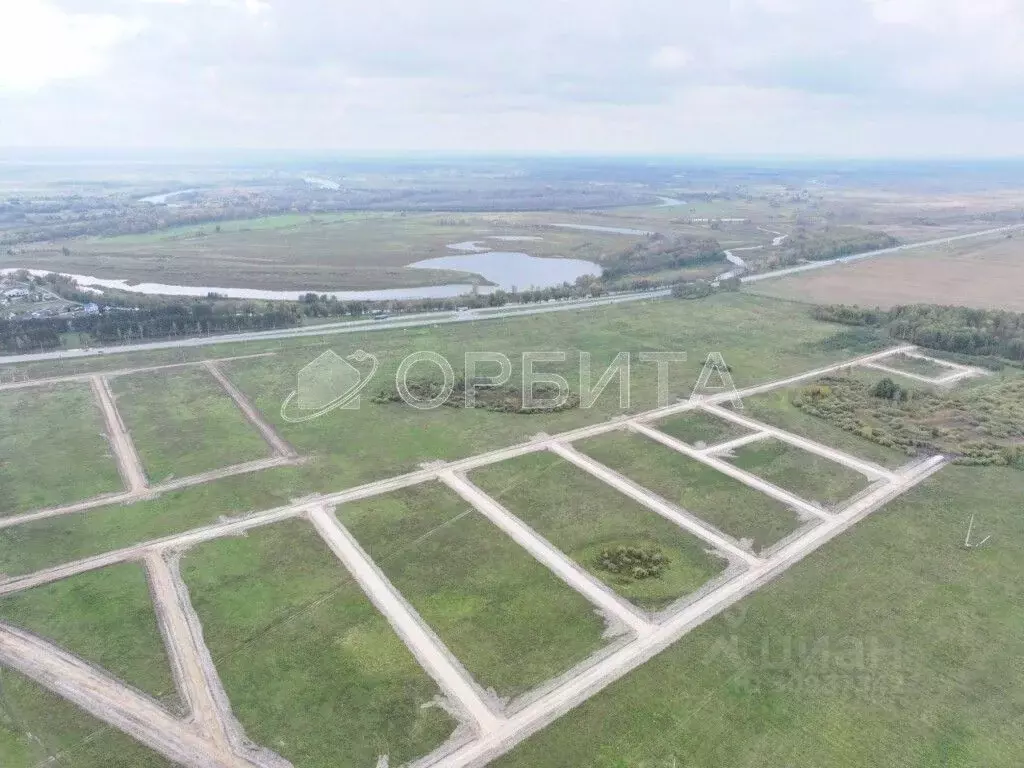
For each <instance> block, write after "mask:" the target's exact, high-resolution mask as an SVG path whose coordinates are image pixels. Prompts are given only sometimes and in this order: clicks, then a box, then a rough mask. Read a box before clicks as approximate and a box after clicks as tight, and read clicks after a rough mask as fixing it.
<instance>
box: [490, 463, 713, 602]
mask: <svg viewBox="0 0 1024 768" xmlns="http://www.w3.org/2000/svg"><path fill="white" fill-rule="evenodd" d="M470 480H472V481H473V482H474V483H476V484H477V485H478V486H479V487H480V488H481V489H482V490H484V491H485V492H487V493H488V494H490V495H491V496H492V497H493V498H494V499H495V500H497V501H498V502H500V503H501V504H502V505H504V506H505V508H506V509H508V510H509V511H510V512H512V513H513V514H514V515H516V516H517V517H518V518H519V519H520V520H522V521H523V522H525V523H526V524H527V525H529V526H530V527H531V528H533V529H534V530H536V531H537V532H538V533H539V534H541V535H542V536H544V538H546V539H547V540H548V541H550V542H551V543H552V544H554V545H555V546H556V547H558V548H559V549H560V550H562V551H563V552H565V553H566V554H567V555H568V556H569V557H570V558H572V559H573V560H575V561H576V562H577V563H579V564H580V565H581V566H583V567H584V568H586V569H587V570H588V571H589V572H590V573H591V574H593V575H594V576H595V577H596V578H598V579H600V580H601V581H603V582H604V583H605V584H606V585H608V586H609V587H610V588H611V589H613V590H615V591H616V592H618V593H619V594H620V595H622V596H623V597H625V598H626V599H627V600H630V601H632V602H633V603H635V604H636V605H638V606H639V607H641V608H644V609H647V610H652V611H657V610H660V609H662V608H665V607H666V606H667V605H669V604H670V603H672V602H674V601H675V600H678V599H679V598H681V597H684V596H685V595H688V594H691V593H693V592H696V591H697V590H699V589H700V588H701V586H702V585H704V584H705V583H707V582H708V581H709V580H711V579H713V578H714V577H715V576H717V575H718V574H719V573H721V572H722V571H723V570H724V569H725V568H726V567H727V562H726V561H725V560H724V559H721V558H719V557H718V556H716V555H715V554H714V553H713V552H710V551H709V549H710V545H708V544H705V543H703V542H702V541H701V540H700V539H698V538H696V537H695V536H693V535H692V534H690V533H688V532H687V531H684V530H683V529H681V528H679V527H678V526H677V525H675V524H673V523H671V522H669V521H668V520H666V519H664V518H663V517H660V516H659V515H658V514H657V513H655V512H652V511H651V510H649V509H647V508H645V507H643V506H641V505H640V504H638V503H637V502H635V501H633V500H632V499H629V498H627V497H626V496H623V495H622V494H620V493H619V492H618V491H615V490H614V489H612V488H611V487H609V486H607V485H605V484H604V483H602V482H601V481H600V480H598V479H596V478H594V477H592V476H590V475H588V474H587V473H586V472H584V471H583V470H580V469H577V468H576V467H574V466H572V465H571V464H569V463H568V462H566V461H565V460H564V459H562V458H560V457H558V456H555V455H554V454H551V453H533V454H529V455H527V456H522V457H520V458H517V459H512V460H510V461H506V462H502V463H501V464H493V465H491V466H489V467H485V468H483V469H480V470H477V471H476V472H473V473H472V474H471V475H470ZM618 547H631V548H634V549H640V550H648V551H650V550H653V551H656V552H659V553H661V554H663V555H664V556H665V557H666V558H667V560H668V562H667V564H666V565H665V566H664V570H663V572H661V573H660V574H658V575H655V576H640V577H639V578H637V577H634V576H633V575H631V574H630V573H629V572H628V571H624V570H617V569H615V568H613V569H611V570H609V569H608V568H607V566H606V567H602V565H601V554H602V552H603V551H605V550H614V549H616V548H618Z"/></svg>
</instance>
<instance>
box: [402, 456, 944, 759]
mask: <svg viewBox="0 0 1024 768" xmlns="http://www.w3.org/2000/svg"><path fill="white" fill-rule="evenodd" d="M945 461H946V459H945V458H944V457H941V456H939V457H935V458H933V459H931V460H929V461H928V462H925V463H923V464H921V465H918V466H916V467H914V468H913V469H912V470H911V471H909V472H907V473H906V474H903V475H901V476H900V477H899V479H898V480H897V481H896V482H894V483H891V484H887V485H885V486H882V487H880V488H878V489H876V490H875V491H873V492H871V493H870V494H867V495H866V496H864V497H862V498H861V499H860V500H859V501H857V502H855V503H854V504H853V505H851V506H850V507H849V508H847V509H846V510H845V511H844V512H843V513H842V514H840V515H837V516H836V517H835V518H834V519H833V520H831V521H829V522H827V523H825V524H822V525H819V526H817V527H815V528H812V529H811V530H810V531H809V532H808V533H806V534H805V535H804V536H802V537H800V538H799V539H796V540H794V541H792V542H790V543H789V544H788V545H787V546H785V547H783V548H782V549H780V550H779V551H777V552H776V553H775V554H774V555H773V556H772V557H771V559H770V560H768V561H766V562H764V563H763V564H762V565H761V566H760V567H757V568H753V569H751V570H749V571H747V572H746V573H744V574H741V575H740V576H738V577H737V578H735V579H733V580H732V581H730V582H728V583H727V584H725V585H723V586H721V587H719V588H718V589H716V590H715V591H713V592H711V593H710V594H708V595H706V596H704V597H703V598H701V599H700V600H697V601H696V602H694V603H691V604H690V605H689V606H687V607H686V608H684V609H683V610H681V611H680V612H679V613H677V614H675V615H674V616H672V617H671V618H668V619H667V620H666V621H665V622H664V623H662V624H660V625H659V626H658V629H657V631H656V632H654V633H653V634H651V635H648V636H647V637H644V638H640V639H638V640H636V641H634V642H633V643H630V644H629V645H627V646H626V647H624V648H622V649H620V650H618V651H617V652H615V653H614V654H612V655H610V656H608V657H607V658H605V659H602V660H601V661H599V662H598V663H597V664H595V665H594V666H592V667H589V668H588V669H586V670H584V671H583V672H582V673H581V674H580V675H578V676H577V677H575V678H573V679H572V680H569V681H567V682H565V683H563V684H562V685H561V686H559V687H558V688H556V689H554V690H552V691H550V692H549V693H547V694H546V695H544V696H542V697H541V698H539V699H537V700H536V701H534V702H532V703H531V704H529V705H528V706H526V707H524V708H523V709H521V710H519V711H518V712H516V713H515V714H513V715H511V716H510V717H509V718H508V720H507V721H506V722H505V723H504V724H503V725H502V726H501V728H499V729H497V730H495V731H494V732H492V733H489V734H486V735H485V736H483V737H482V738H480V739H478V740H477V741H475V742H473V743H472V744H468V745H466V746H465V747H462V748H460V749H458V750H456V751H454V752H451V753H449V754H446V755H441V756H436V757H435V756H429V757H427V758H425V759H423V760H421V761H417V763H415V765H416V766H417V768H419V767H420V766H428V765H429V766H432V767H433V768H479V767H480V766H484V765H487V763H489V762H490V761H491V760H494V759H495V758H497V757H498V756H499V755H502V754H505V753H506V752H508V751H510V750H511V749H512V748H513V747H514V746H515V745H516V744H519V743H520V742H522V741H524V740H525V739H526V738H527V737H529V736H530V735H532V734H534V733H536V732H537V731H539V730H541V729H542V728H544V727H545V726H546V725H548V724H549V723H551V722H553V721H554V720H556V719H558V718H559V717H561V716H562V715H564V714H565V713H566V712H569V711H570V710H572V709H573V708H575V707H577V706H578V705H580V704H581V703H582V702H584V701H586V700H587V699H589V698H590V697H592V696H593V695H594V694H596V693H598V692H599V691H601V690H602V689H604V688H606V687H607V686H609V685H610V684H611V683H613V682H615V681H616V680H619V679H620V678H622V677H623V676H625V675H626V674H628V673H629V672H631V671H632V670H634V669H636V668H637V667H639V666H640V665H641V664H643V663H644V662H646V661H648V660H649V659H651V658H652V657H653V656H655V655H657V654H658V653H660V652H661V651H662V650H664V649H665V648H667V647H669V646H670V645H672V644H673V643H675V642H677V641H678V640H679V639H680V638H682V637H683V636H684V635H686V634H687V633H688V632H690V631H692V630H693V629H694V628H696V627H698V626H700V625H701V624H703V623H704V622H706V621H708V620H709V619H711V618H713V617H714V616H717V615H718V614H720V613H721V612H722V611H724V610H726V609H727V608H728V607H729V606H731V605H733V604H734V603H736V602H737V601H739V600H740V599H742V598H743V597H746V596H747V595H749V594H750V593H751V592H754V591H755V590H757V589H758V588H760V587H761V586H763V585H764V584H767V583H768V582H769V581H771V580H772V579H774V578H776V577H777V576H778V575H779V574H781V573H782V572H783V571H785V570H787V569H788V568H790V567H791V566H793V565H794V564H796V563H798V562H799V561H800V560H802V559H804V558H805V557H806V556H807V555H809V554H810V553H811V552H814V551H815V550H817V549H818V548H820V547H821V546H822V545H823V544H825V543H826V542H828V541H830V540H831V539H833V538H835V537H836V536H838V535H839V534H841V533H843V532H844V531H846V530H847V529H848V528H850V527H851V526H853V525H854V524H856V523H857V522H858V521H860V520H862V519H863V518H865V517H867V516H868V515H869V514H871V513H872V512H874V511H875V510H876V509H878V508H880V507H881V506H883V505H885V504H887V503H888V502H890V501H891V500H892V499H894V498H896V497H897V496H899V495H900V494H902V493H904V492H905V491H907V490H909V489H910V488H912V487H914V486H915V485H917V484H918V483H920V482H922V481H923V480H924V479H925V478H927V477H929V476H930V475H931V474H932V473H934V472H936V471H938V470H939V469H940V468H941V467H942V466H943V465H944V464H945Z"/></svg>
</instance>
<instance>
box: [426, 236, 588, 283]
mask: <svg viewBox="0 0 1024 768" xmlns="http://www.w3.org/2000/svg"><path fill="white" fill-rule="evenodd" d="M458 245H466V244H465V243H458ZM409 266H410V267H412V268H414V269H453V270H456V271H459V272H473V273H475V274H478V275H482V276H483V277H485V278H487V280H489V281H490V282H492V283H495V284H496V285H497V286H498V287H499V288H501V289H503V290H506V291H510V290H512V289H513V288H516V289H518V290H521V291H525V290H528V289H530V288H550V287H552V286H556V285H561V284H562V283H573V282H575V281H576V278H578V277H583V276H584V275H593V276H594V277H598V276H600V274H601V267H600V266H599V265H597V264H595V263H594V262H592V261H583V260H582V259H546V258H540V257H538V256H530V255H529V254H526V253H512V252H508V251H489V252H487V253H466V254H463V255H459V256H440V257H438V258H435V259H424V260H423V261H417V262H416V263H415V264H410V265H409Z"/></svg>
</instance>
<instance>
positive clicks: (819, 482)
mask: <svg viewBox="0 0 1024 768" xmlns="http://www.w3.org/2000/svg"><path fill="white" fill-rule="evenodd" d="M722 458H725V459H726V460H727V461H728V462H729V463H730V464H734V465H735V466H737V467H739V468H740V469H745V470H746V471H748V472H751V473H753V474H755V475H757V476H758V477H760V478H763V479H764V480H767V481H768V482H769V483H773V484H774V485H777V486H779V487H780V488H785V489H786V490H787V491H792V492H793V493H795V494H796V495H797V496H800V497H802V498H805V499H807V500H808V501H816V502H818V503H819V504H822V505H824V506H826V507H831V508H835V507H837V506H839V505H840V504H841V502H843V501H846V500H847V499H849V498H850V497H851V496H854V495H855V494H857V493H860V492H861V491H862V490H864V489H865V488H867V487H868V484H869V480H868V479H867V478H866V477H865V476H864V475H862V474H861V473H860V472H857V471H856V470H853V469H850V468H849V467H845V466H843V465H842V464H838V463H836V462H834V461H830V460H828V459H825V458H822V457H821V456H816V455H815V454H813V453H808V452H807V451H804V450H801V449H800V448H796V447H794V446H792V445H789V444H788V443H784V442H782V441H781V440H775V439H768V440H760V441H758V442H756V443H751V444H750V445H744V446H743V447H741V448H738V449H736V450H735V451H733V452H732V455H731V456H723V457H722Z"/></svg>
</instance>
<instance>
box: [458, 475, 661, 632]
mask: <svg viewBox="0 0 1024 768" xmlns="http://www.w3.org/2000/svg"><path fill="white" fill-rule="evenodd" d="M440 480H441V482H442V483H444V484H445V485H447V486H448V487H449V488H451V489H452V490H453V491H455V492H456V493H457V494H458V495H459V496H461V497H462V499H463V500H465V501H466V502H468V503H469V504H470V505H471V506H472V507H473V508H474V509H476V510H477V511H478V512H480V514H482V515H483V516H484V517H486V518H487V519H488V520H490V521H491V522H492V523H494V525H496V526H497V527H498V528H500V529H501V530H502V531H504V532H505V533H506V534H507V535H508V536H509V537H510V538H511V539H512V540H513V541H515V542H516V543H517V544H518V545H519V546H521V547H522V548H523V549H525V550H526V551H527V552H529V553H530V554H531V555H532V556H533V558H534V559H535V560H537V561H538V562H540V563H541V564H543V565H545V566H547V568H548V570H550V571H551V572H552V573H554V574H555V575H556V576H557V577H558V578H559V579H561V580H562V581H564V582H565V583H566V584H568V585H569V586H570V587H572V588H573V589H575V590H576V591H577V592H579V593H580V594H581V595H583V596H584V597H585V598H587V599H588V600H589V601H590V602H592V603H593V604H594V605H596V606H597V607H598V608H600V609H601V611H602V613H604V615H605V617H606V620H607V621H608V622H609V624H610V625H611V626H613V627H614V626H615V624H616V623H618V624H621V625H625V626H626V627H628V628H629V629H630V630H631V631H632V632H634V633H635V634H636V635H638V636H644V635H649V634H650V633H651V632H652V631H653V630H654V625H653V624H652V623H651V622H650V621H648V619H647V618H646V617H645V616H644V615H643V613H642V612H641V611H639V610H638V609H637V608H635V607H634V606H633V605H631V604H630V603H628V602H627V601H626V600H623V599H622V598H621V597H619V596H618V595H617V594H616V593H615V592H613V591H612V590H610V589H609V588H608V587H606V586H605V585H604V584H602V583H601V582H600V581H598V580H597V579H595V578H594V577H593V576H591V575H590V574H589V573H587V572H586V571H585V570H583V569H582V568H581V567H580V566H578V565H577V564H576V563H574V562H573V561H572V560H570V559H569V558H568V557H566V556H565V555H564V554H562V552H561V551H559V550H558V549H557V548H555V547H554V546H553V545H552V544H550V543H549V542H548V541H546V540H545V539H544V538H543V537H542V536H540V534H538V533H537V532H536V531H534V530H533V529H532V528H530V527H529V526H528V525H526V524H525V523H523V522H522V521H521V520H519V518H517V517H515V515H513V514H512V513H511V512H509V511H508V510H507V509H505V508H504V507H503V506H501V504H499V503H498V502H497V501H495V500H494V499H492V498H491V497H490V496H488V495H487V494H486V493H484V492H483V491H481V490H480V489H479V488H477V487H476V486H475V485H473V484H472V483H471V482H470V481H469V480H467V479H466V477H465V476H464V475H461V474H456V473H455V472H451V471H445V472H442V473H441V474H440Z"/></svg>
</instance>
